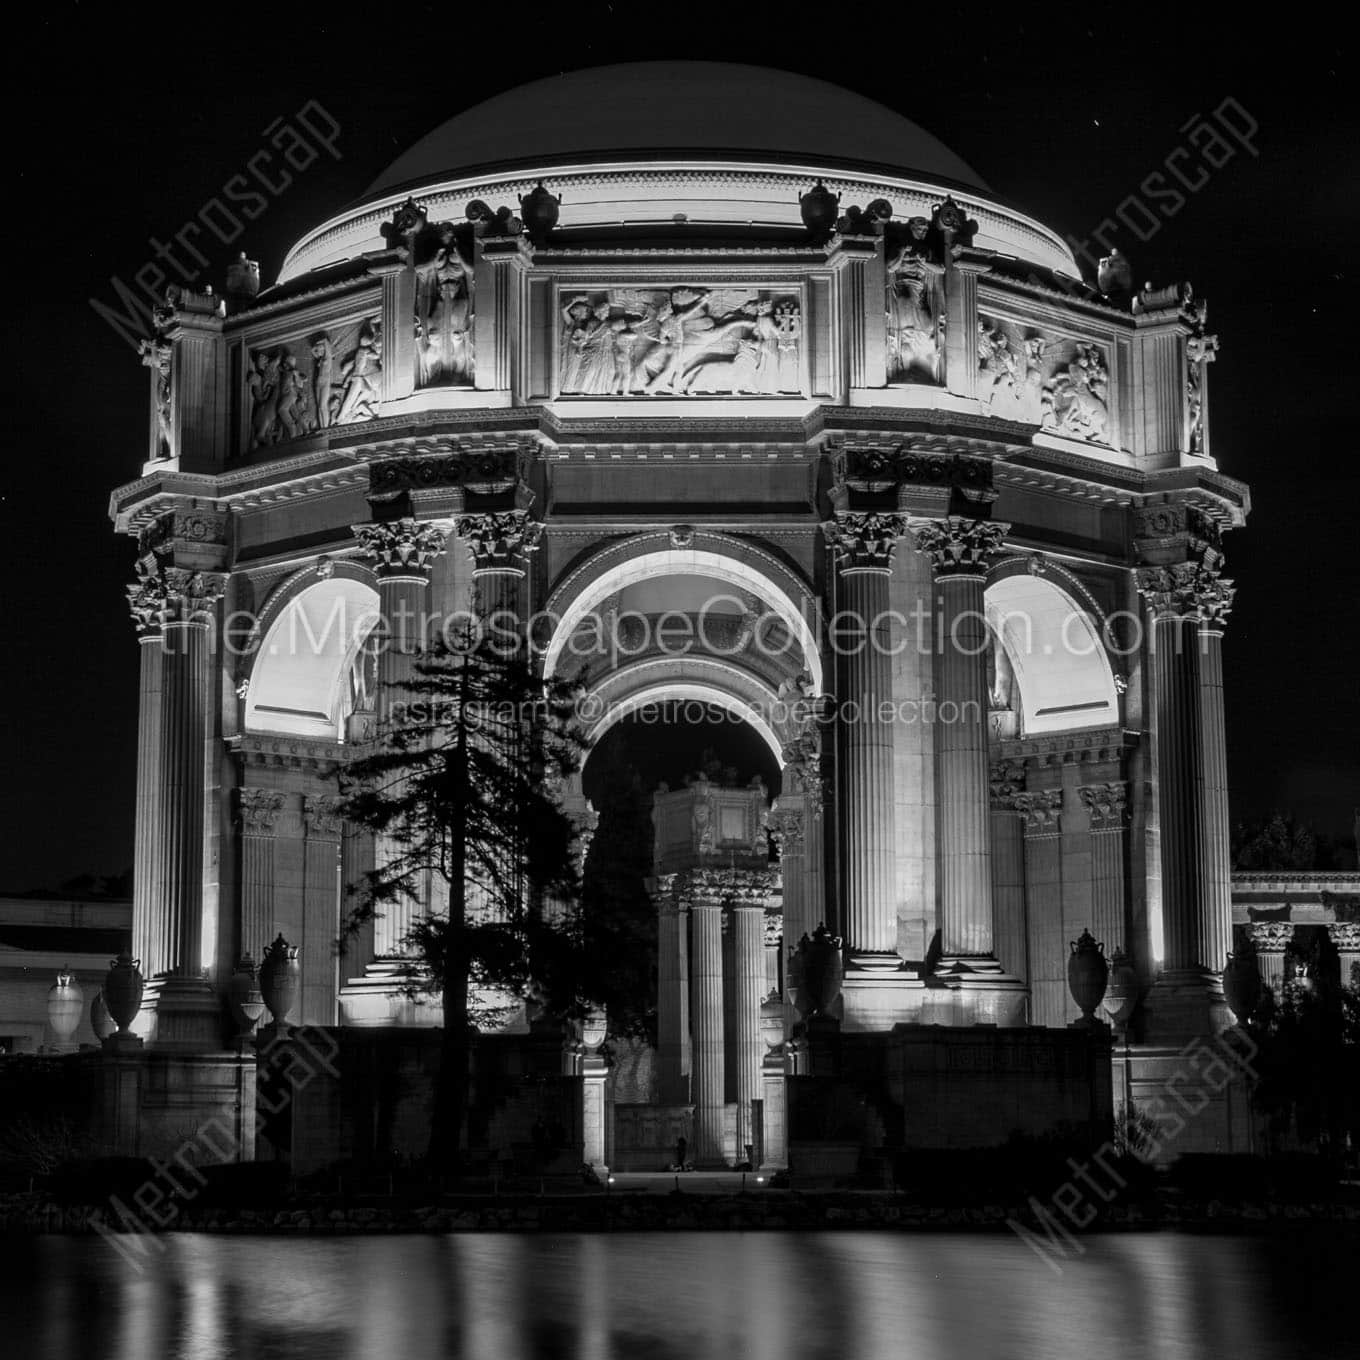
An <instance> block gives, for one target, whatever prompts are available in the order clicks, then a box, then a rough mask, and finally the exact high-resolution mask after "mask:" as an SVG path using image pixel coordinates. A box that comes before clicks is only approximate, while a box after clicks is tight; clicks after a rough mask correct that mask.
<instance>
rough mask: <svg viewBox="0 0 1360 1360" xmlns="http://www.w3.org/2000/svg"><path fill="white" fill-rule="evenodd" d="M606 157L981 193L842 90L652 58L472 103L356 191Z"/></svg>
mask: <svg viewBox="0 0 1360 1360" xmlns="http://www.w3.org/2000/svg"><path fill="white" fill-rule="evenodd" d="M611 152H612V153H618V152H626V153H634V154H661V153H666V155H667V158H672V157H674V156H676V155H680V156H684V155H686V154H689V155H697V156H700V157H702V158H703V159H706V160H711V159H715V158H719V159H745V160H751V159H755V160H761V161H775V162H787V161H797V162H802V163H808V162H815V163H817V164H825V165H828V166H846V167H850V166H857V167H862V168H864V169H876V170H879V171H884V170H887V171H895V172H898V173H901V172H907V173H908V174H909V175H910V176H911V177H913V178H923V179H927V180H931V181H938V182H940V183H942V184H945V185H957V186H959V187H962V188H965V189H971V190H974V191H976V192H981V193H987V192H988V189H987V186H986V184H985V183H984V182H983V180H982V179H981V178H980V177H979V176H978V175H977V173H976V172H975V171H973V170H972V169H971V168H970V167H969V166H968V165H967V164H966V163H965V162H964V161H962V160H961V159H960V158H959V157H958V156H956V155H955V154H954V153H953V152H952V151H950V149H949V148H948V147H947V146H945V145H944V143H943V142H940V141H939V140H937V139H936V138H935V137H932V136H931V135H930V133H928V132H926V131H925V130H924V129H922V128H920V127H918V126H917V125H916V124H915V123H913V122H911V121H910V120H908V119H906V118H903V117H902V116H901V115H900V114H896V113H894V112H893V111H892V110H891V109H888V108H885V107H884V106H883V105H882V104H878V103H875V102H874V101H873V100H872V99H865V98H863V97H862V96H861V95H857V94H853V93H852V92H851V91H849V90H845V89H842V88H841V87H840V86H839V85H831V84H829V83H828V82H826V81H824V80H815V79H812V78H811V77H808V76H798V75H792V74H790V73H789V72H787V71H772V70H768V69H766V68H765V67H761V66H743V65H739V64H737V63H735V62H709V61H649V62H635V63H628V64H625V65H618V66H597V67H593V68H591V69H589V70H585V71H571V72H568V73H566V74H564V75H560V76H550V77H549V78H548V79H546V80H536V81H534V82H532V83H531V84H528V85H521V86H520V87H519V88H518V89H514V90H510V91H508V92H507V93H505V94H501V95H497V96H496V97H495V98H494V99H488V100H486V101H485V102H483V103H481V104H477V105H475V106H474V107H473V108H470V109H468V110H467V111H466V112H464V113H460V114H458V115H456V116H455V117H453V118H450V119H449V120H448V122H446V123H444V124H442V125H441V126H440V127H437V128H436V129H435V130H434V131H433V132H431V133H429V134H428V135H427V136H425V137H422V138H421V140H420V141H418V142H417V143H416V144H415V145H414V146H413V147H411V148H410V150H408V151H406V152H405V153H404V154H402V155H401V156H399V157H398V158H397V159H396V160H395V161H393V162H392V164H391V165H389V166H388V167H387V169H386V170H385V171H384V172H383V173H382V174H381V175H379V176H378V178H377V179H376V180H374V182H373V183H372V184H371V185H369V187H368V190H367V191H366V193H365V194H364V196H363V198H364V200H368V199H374V198H380V197H383V196H386V195H390V194H394V193H397V192H399V191H403V190H406V189H414V188H415V187H417V186H418V185H422V184H426V183H429V182H431V181H435V180H440V179H447V178H449V177H450V175H451V174H453V173H454V172H458V173H462V172H466V171H474V170H482V169H492V168H495V169H512V168H514V167H515V166H516V165H525V166H528V165H532V166H534V167H542V166H547V165H549V164H554V163H555V164H566V163H570V162H580V161H581V160H583V159H587V158H589V157H591V156H596V155H601V154H607V153H611Z"/></svg>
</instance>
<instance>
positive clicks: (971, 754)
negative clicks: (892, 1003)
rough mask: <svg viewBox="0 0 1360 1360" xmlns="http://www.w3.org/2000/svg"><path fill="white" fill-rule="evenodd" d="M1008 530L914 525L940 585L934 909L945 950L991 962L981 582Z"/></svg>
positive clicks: (951, 955) (988, 524) (986, 525)
mask: <svg viewBox="0 0 1360 1360" xmlns="http://www.w3.org/2000/svg"><path fill="white" fill-rule="evenodd" d="M1008 527H1009V526H1008V525H1006V524H1001V523H997V522H993V521H985V520H974V519H967V518H965V517H963V516H960V515H951V516H949V517H948V518H946V519H942V520H928V521H922V522H919V523H917V524H914V525H913V528H914V530H915V533H916V541H917V545H918V546H919V547H920V549H921V551H923V552H925V553H927V554H929V556H930V558H931V561H932V565H933V566H934V569H935V582H936V585H937V587H938V591H939V604H940V609H941V615H942V617H941V629H940V634H939V637H940V647H941V650H940V652H939V659H938V665H937V668H936V678H937V684H936V695H937V698H938V700H939V719H938V721H937V724H936V729H935V730H936V751H937V754H938V758H939V772H940V780H939V803H940V837H941V845H940V880H941V881H940V910H941V928H942V932H943V948H944V955H945V958H946V959H947V960H961V961H964V963H965V966H972V962H973V961H975V960H976V961H978V966H980V967H982V968H983V969H984V970H991V969H993V968H994V967H995V958H994V954H993V935H992V928H993V922H992V874H991V849H990V846H989V844H988V831H989V826H988V821H989V816H990V811H989V809H990V786H989V782H988V775H989V762H988V758H987V710H988V698H987V652H988V648H989V646H990V639H989V636H988V633H987V623H986V616H985V614H984V612H983V582H984V579H985V577H986V574H987V567H988V564H989V562H990V561H991V559H992V557H993V555H994V554H995V553H996V552H997V550H998V549H999V548H1000V546H1001V541H1002V539H1003V538H1004V537H1005V533H1006V529H1007V528H1008Z"/></svg>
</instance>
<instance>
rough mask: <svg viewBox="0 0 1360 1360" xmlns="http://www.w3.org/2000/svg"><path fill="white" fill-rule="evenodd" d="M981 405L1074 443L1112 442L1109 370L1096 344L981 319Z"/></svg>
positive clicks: (979, 320)
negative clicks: (1064, 437) (1110, 438)
mask: <svg viewBox="0 0 1360 1360" xmlns="http://www.w3.org/2000/svg"><path fill="white" fill-rule="evenodd" d="M977 379H978V387H977V392H978V400H979V401H981V402H982V404H983V405H984V406H987V407H989V408H990V409H991V410H992V412H993V413H994V414H996V415H999V416H1003V417H1005V418H1006V419H1008V420H1019V421H1027V422H1029V423H1031V424H1035V425H1040V426H1042V427H1043V428H1044V429H1048V430H1055V431H1057V432H1058V433H1060V434H1065V435H1070V436H1072V437H1073V438H1075V439H1086V440H1090V441H1092V442H1096V443H1104V442H1105V441H1106V440H1107V439H1108V438H1109V425H1110V407H1109V382H1110V379H1109V370H1108V368H1107V366H1106V360H1105V352H1104V350H1103V349H1102V348H1101V347H1100V346H1099V345H1096V344H1089V343H1084V342H1082V341H1077V340H1070V339H1067V338H1065V337H1061V336H1058V337H1055V336H1049V335H1045V334H1043V333H1041V332H1036V331H1034V330H1032V329H1029V328H1026V327H1023V326H1021V325H1019V324H1018V323H1015V322H1011V321H1001V320H994V319H992V318H989V317H985V316H984V317H979V319H978V334H977Z"/></svg>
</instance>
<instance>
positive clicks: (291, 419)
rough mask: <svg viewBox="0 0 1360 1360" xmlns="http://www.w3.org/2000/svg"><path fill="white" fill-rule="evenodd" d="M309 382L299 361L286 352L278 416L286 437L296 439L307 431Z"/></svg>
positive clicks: (281, 369)
mask: <svg viewBox="0 0 1360 1360" xmlns="http://www.w3.org/2000/svg"><path fill="white" fill-rule="evenodd" d="M306 414H307V382H306V379H304V378H303V376H302V373H301V372H300V371H299V369H298V361H297V360H296V359H295V358H294V357H293V356H292V355H291V354H286V355H284V358H283V364H282V367H281V368H280V370H279V395H278V417H279V424H280V425H282V426H283V437H284V438H285V439H296V438H297V437H298V435H300V434H305V433H306V432H307V421H306Z"/></svg>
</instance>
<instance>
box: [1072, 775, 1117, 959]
mask: <svg viewBox="0 0 1360 1360" xmlns="http://www.w3.org/2000/svg"><path fill="white" fill-rule="evenodd" d="M1077 792H1078V793H1079V794H1080V796H1081V801H1082V802H1083V803H1084V804H1085V805H1086V810H1087V812H1088V813H1089V814H1090V817H1091V924H1090V927H1089V929H1090V931H1091V933H1092V934H1093V935H1094V936H1095V937H1096V939H1097V940H1100V941H1102V942H1103V943H1104V945H1105V954H1106V957H1107V958H1109V957H1113V955H1114V951H1115V950H1116V949H1122V950H1124V952H1125V953H1128V952H1129V938H1128V933H1129V932H1128V922H1127V919H1126V916H1125V906H1124V900H1125V891H1124V883H1125V877H1126V869H1125V865H1126V863H1127V859H1128V852H1127V848H1126V844H1125V842H1126V839H1127V828H1128V786H1127V785H1126V784H1124V783H1122V782H1120V781H1115V782H1112V783H1107V784H1083V785H1082V786H1081V787H1080V788H1079V789H1078V790H1077Z"/></svg>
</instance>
